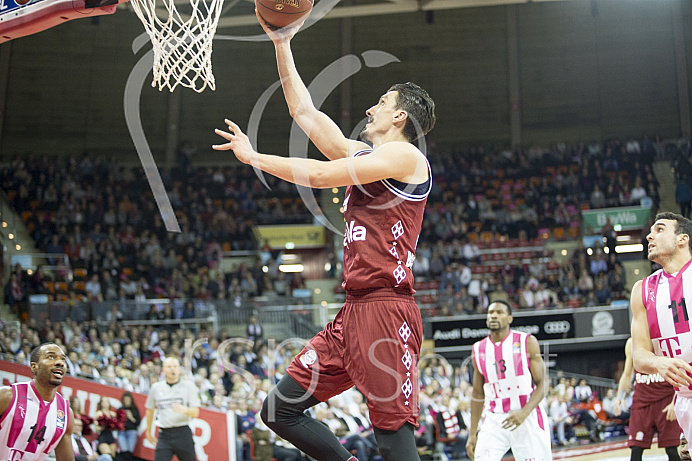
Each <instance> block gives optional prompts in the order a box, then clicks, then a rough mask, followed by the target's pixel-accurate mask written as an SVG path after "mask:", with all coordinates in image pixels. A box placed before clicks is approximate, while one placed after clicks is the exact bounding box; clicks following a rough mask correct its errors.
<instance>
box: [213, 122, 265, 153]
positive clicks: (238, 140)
mask: <svg viewBox="0 0 692 461" xmlns="http://www.w3.org/2000/svg"><path fill="white" fill-rule="evenodd" d="M224 121H225V122H226V125H228V131H224V130H219V129H218V128H217V129H215V130H214V132H215V133H216V134H218V135H219V136H221V137H222V138H224V139H225V140H226V141H228V142H227V143H225V144H214V145H213V146H211V148H212V149H214V150H232V151H233V153H234V154H235V156H236V157H238V160H240V161H241V162H243V163H251V162H252V159H253V158H255V157H256V156H257V152H255V151H254V150H253V149H252V145H250V139H249V138H248V137H247V135H246V134H245V133H243V131H242V130H241V129H240V127H239V126H238V125H236V124H235V123H233V122H232V121H230V120H228V119H226V120H224Z"/></svg>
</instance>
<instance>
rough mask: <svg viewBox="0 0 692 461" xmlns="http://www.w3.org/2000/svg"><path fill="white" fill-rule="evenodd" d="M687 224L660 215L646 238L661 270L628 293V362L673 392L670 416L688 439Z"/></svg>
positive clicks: (691, 234)
mask: <svg viewBox="0 0 692 461" xmlns="http://www.w3.org/2000/svg"><path fill="white" fill-rule="evenodd" d="M691 238H692V221H690V220H689V219H687V218H684V217H683V216H681V215H678V214H675V213H668V212H666V213H659V214H658V215H656V221H655V222H654V224H653V226H651V231H650V232H649V234H648V235H647V236H646V239H647V241H648V242H649V244H648V252H649V255H648V257H649V260H650V261H653V262H655V263H658V264H660V265H661V267H662V269H659V270H658V271H656V272H654V273H653V274H651V275H650V276H648V277H645V278H644V279H643V280H640V281H638V282H637V283H635V284H634V287H633V288H632V295H631V298H630V305H631V308H632V315H633V318H632V357H633V359H634V367H635V368H636V369H637V370H639V371H640V372H642V373H648V374H656V373H658V374H660V375H661V376H662V377H663V379H665V380H666V381H668V382H669V383H670V384H672V385H673V386H674V387H675V392H676V394H677V396H676V399H675V415H676V417H677V419H678V423H679V424H680V427H681V428H682V430H683V432H684V433H685V435H686V436H687V437H688V438H689V437H690V434H692V389H690V385H692V366H690V363H691V362H692V332H691V331H690V311H689V308H688V307H687V302H686V298H687V296H688V295H689V296H691V297H692V270H691V269H690V264H691V263H692V240H691Z"/></svg>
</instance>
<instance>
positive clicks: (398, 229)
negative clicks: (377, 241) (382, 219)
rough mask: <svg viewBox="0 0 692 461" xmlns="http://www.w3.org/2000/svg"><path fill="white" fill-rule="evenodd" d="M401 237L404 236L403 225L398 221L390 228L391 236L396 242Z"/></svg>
mask: <svg viewBox="0 0 692 461" xmlns="http://www.w3.org/2000/svg"><path fill="white" fill-rule="evenodd" d="M402 235H404V225H403V224H402V222H401V220H399V221H397V222H396V224H394V225H393V226H392V236H394V240H396V239H398V238H399V237H401V236H402Z"/></svg>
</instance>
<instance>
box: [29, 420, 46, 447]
mask: <svg viewBox="0 0 692 461" xmlns="http://www.w3.org/2000/svg"><path fill="white" fill-rule="evenodd" d="M45 435H46V426H43V427H42V428H40V429H39V430H38V431H37V430H36V424H34V425H33V426H31V434H29V439H28V440H27V441H26V443H31V441H32V440H35V441H36V444H37V445H40V444H41V443H42V442H43V440H44V439H45V437H44V436H45Z"/></svg>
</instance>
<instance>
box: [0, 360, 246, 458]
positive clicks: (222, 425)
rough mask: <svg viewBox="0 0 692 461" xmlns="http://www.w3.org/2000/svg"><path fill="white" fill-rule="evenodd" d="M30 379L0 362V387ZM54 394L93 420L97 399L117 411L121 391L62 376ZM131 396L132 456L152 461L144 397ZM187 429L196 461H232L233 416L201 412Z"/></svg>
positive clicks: (18, 367)
mask: <svg viewBox="0 0 692 461" xmlns="http://www.w3.org/2000/svg"><path fill="white" fill-rule="evenodd" d="M31 376H32V375H31V369H30V368H29V367H27V366H25V365H19V364H16V363H11V362H5V361H3V360H0V385H2V386H8V385H10V384H13V383H15V382H22V381H29V380H30V379H31ZM58 392H59V393H60V394H61V395H62V396H63V397H65V398H66V399H68V400H69V399H70V397H72V396H73V395H76V396H77V397H78V398H79V400H80V402H81V404H82V411H83V412H84V413H86V414H87V415H89V416H91V417H93V416H94V415H95V414H96V407H97V405H98V402H99V400H100V399H101V397H103V396H105V397H108V398H109V399H110V402H111V405H113V406H114V407H116V408H118V407H120V398H121V397H122V395H123V392H124V391H123V390H122V389H118V388H115V387H110V386H105V385H103V384H98V383H95V382H93V381H88V380H85V379H78V378H73V377H71V376H66V377H65V379H64V381H63V383H62V385H61V386H60V387H59V388H58ZM132 395H133V397H134V400H135V404H136V405H137V408H138V409H139V413H140V415H141V417H142V422H141V424H140V426H139V429H138V436H139V440H138V442H137V448H136V449H135V452H134V454H135V455H136V456H138V457H140V458H143V459H147V460H153V459H154V447H153V446H151V444H149V442H148V441H147V440H146V437H145V435H144V432H145V430H146V419H145V414H146V409H145V407H144V402H145V401H146V398H147V396H146V395H144V394H138V393H135V392H132ZM190 428H191V429H192V434H193V436H194V440H195V451H196V455H197V460H198V461H214V460H229V461H236V451H235V434H236V429H235V415H234V414H233V413H228V414H226V413H221V412H218V411H212V410H208V409H206V408H201V409H200V412H199V417H198V418H196V419H194V420H193V421H192V423H190ZM154 430H155V431H158V428H154ZM174 459H177V458H174Z"/></svg>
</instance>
